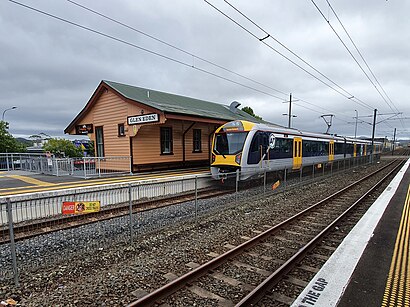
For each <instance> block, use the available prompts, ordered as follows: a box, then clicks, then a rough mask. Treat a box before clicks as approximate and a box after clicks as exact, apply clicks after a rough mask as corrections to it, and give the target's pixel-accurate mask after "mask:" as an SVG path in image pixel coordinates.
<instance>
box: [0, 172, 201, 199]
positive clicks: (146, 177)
mask: <svg viewBox="0 0 410 307" xmlns="http://www.w3.org/2000/svg"><path fill="white" fill-rule="evenodd" d="M203 173H204V171H189V172H185V173H181V172H180V171H179V172H173V173H165V174H155V175H153V174H149V175H148V174H147V175H142V176H135V175H134V176H127V177H121V178H104V179H101V180H92V181H74V182H66V183H57V184H50V185H53V186H52V187H46V186H44V187H42V188H37V187H18V188H10V189H2V190H0V191H5V192H0V196H9V195H16V194H25V193H33V192H46V191H53V190H57V189H70V188H80V187H90V186H96V185H101V184H114V183H125V182H134V181H140V180H150V179H161V178H166V177H170V176H175V177H181V176H184V175H195V174H203Z"/></svg>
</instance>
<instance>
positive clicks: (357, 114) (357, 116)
mask: <svg viewBox="0 0 410 307" xmlns="http://www.w3.org/2000/svg"><path fill="white" fill-rule="evenodd" d="M354 111H355V112H356V125H355V126H354V138H356V133H357V119H358V118H359V112H357V110H354Z"/></svg>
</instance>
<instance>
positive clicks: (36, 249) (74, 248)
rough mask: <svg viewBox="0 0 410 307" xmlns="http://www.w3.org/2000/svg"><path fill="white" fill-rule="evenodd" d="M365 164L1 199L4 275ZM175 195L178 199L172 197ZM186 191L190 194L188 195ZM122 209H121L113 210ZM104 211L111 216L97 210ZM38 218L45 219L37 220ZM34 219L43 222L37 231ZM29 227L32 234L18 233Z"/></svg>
mask: <svg viewBox="0 0 410 307" xmlns="http://www.w3.org/2000/svg"><path fill="white" fill-rule="evenodd" d="M367 163H369V159H368V158H367V157H362V158H360V159H347V160H343V161H337V162H336V161H335V162H334V163H325V164H322V165H321V166H320V168H318V165H305V166H303V167H302V168H301V169H300V170H299V171H298V172H299V173H298V172H292V173H290V170H288V169H282V170H279V171H275V172H273V173H270V172H269V170H267V169H265V170H261V172H260V174H259V179H257V180H254V181H253V182H252V186H251V187H249V186H248V185H246V184H242V182H239V181H238V180H237V179H238V178H240V175H239V172H235V173H229V174H226V175H227V178H226V180H225V182H224V184H222V183H221V182H217V184H216V181H215V180H213V179H212V178H211V175H191V176H184V177H181V178H178V179H175V178H174V179H167V180H163V179H162V180H159V179H157V180H147V181H141V182H138V183H123V184H115V185H113V184H111V185H101V186H97V187H84V188H78V189H67V190H60V191H52V192H44V193H34V194H28V195H19V196H12V197H11V196H10V197H0V238H1V239H2V242H4V243H3V244H1V245H0V281H1V282H7V281H8V282H11V281H12V280H14V283H15V284H18V283H19V280H20V276H21V275H22V274H30V272H34V271H36V270H38V269H46V268H50V267H53V266H56V265H58V266H64V265H66V264H67V263H69V261H70V259H73V258H72V257H78V256H82V257H83V256H84V255H85V254H87V253H90V255H97V257H98V254H99V253H101V252H102V251H104V250H106V249H107V248H110V246H114V245H115V246H118V245H124V246H134V245H135V244H138V243H137V242H138V238H139V237H140V236H141V235H145V234H149V233H150V232H152V231H158V230H160V229H162V228H163V227H166V226H168V225H178V223H179V222H181V221H185V220H196V219H199V218H201V217H203V216H204V215H206V214H212V212H215V211H218V212H220V211H221V210H223V209H224V208H226V207H227V206H235V205H237V204H238V201H239V199H240V201H243V200H244V199H256V198H258V197H269V196H270V195H272V194H274V193H280V192H283V191H286V189H287V188H288V186H290V185H294V184H301V183H305V182H307V181H311V180H315V179H317V178H319V177H320V178H322V177H326V176H332V175H333V174H335V173H337V172H341V171H344V170H346V169H349V168H352V167H356V166H359V165H362V164H367ZM215 184H216V187H217V188H218V189H219V190H221V191H224V192H226V193H223V194H222V193H221V195H220V196H217V197H213V198H204V199H202V198H201V195H200V193H201V192H203V191H206V190H209V189H211V187H213V188H215ZM213 193H214V194H215V192H213ZM171 196H173V197H175V198H180V199H181V200H180V201H178V202H173V203H169V201H168V200H169V198H170V197H171ZM185 196H190V197H189V198H183V197H185ZM87 202H99V204H100V211H98V212H94V213H90V214H84V213H79V212H75V213H71V214H63V205H64V204H65V203H74V204H80V203H83V204H84V203H85V204H87ZM116 210H117V211H116ZM120 211H121V214H116V213H118V212H120ZM102 212H109V213H110V214H111V215H108V216H107V215H105V216H102V215H97V214H100V213H102ZM92 214H95V215H92ZM86 216H90V219H89V220H88V221H87V223H86V224H84V223H79V222H81V221H82V218H84V217H86ZM62 220H63V223H64V224H65V226H66V227H65V229H64V230H56V231H53V232H48V233H45V234H41V232H42V231H43V230H47V229H54V227H55V226H56V225H58V224H61V222H62ZM39 222H41V224H37V223H39ZM79 224H81V225H79ZM33 225H40V226H38V227H39V229H37V230H38V231H37V232H36V229H35V228H33ZM29 227H30V228H29ZM34 227H35V226H34ZM25 228H27V229H30V230H29V231H30V232H32V233H35V235H33V236H32V237H30V238H27V239H19V235H20V234H21V233H23V234H24V229H25ZM56 229H57V228H56ZM17 230H18V231H19V233H16V231H17ZM62 255H64V256H63V257H62Z"/></svg>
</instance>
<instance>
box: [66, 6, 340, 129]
mask: <svg viewBox="0 0 410 307" xmlns="http://www.w3.org/2000/svg"><path fill="white" fill-rule="evenodd" d="M67 1H68V2H69V3H71V4H74V5H76V6H78V7H80V8H82V9H84V10H87V11H89V12H91V13H93V14H96V15H98V16H100V17H102V18H104V19H107V20H109V21H111V22H114V23H116V24H118V25H121V26H123V27H125V28H127V29H129V30H132V31H135V32H137V33H139V34H141V35H144V36H146V37H148V38H150V39H153V40H155V41H157V42H160V43H162V44H164V45H166V46H168V47H171V48H173V49H176V50H178V51H180V52H182V53H184V54H187V55H189V56H192V57H194V58H196V59H199V60H201V61H203V62H205V63H207V64H210V65H213V66H215V67H218V68H220V69H222V70H224V71H227V72H229V73H232V74H234V75H236V76H239V77H241V78H244V79H246V80H248V81H251V82H254V83H255V84H258V85H261V86H264V87H265V88H268V89H271V90H274V91H276V92H278V93H281V94H283V95H287V94H288V93H286V92H284V91H281V90H278V89H275V88H273V87H271V86H269V85H266V84H264V83H262V82H260V81H257V80H255V79H252V78H249V77H247V76H245V75H243V74H239V73H237V72H235V71H233V70H231V69H228V68H226V67H224V66H222V65H220V64H216V63H214V62H212V61H210V60H208V59H205V58H204V57H201V56H198V55H196V54H194V53H192V52H189V51H186V50H184V49H182V48H181V47H178V46H175V45H174V44H171V43H168V42H166V41H164V40H162V39H159V38H157V37H155V36H153V35H152V34H148V33H146V32H144V31H141V30H139V29H137V28H135V27H133V26H130V25H128V24H126V23H124V22H122V21H119V20H117V19H114V18H112V17H110V16H108V15H107V14H103V13H101V12H98V11H96V10H95V9H92V8H90V7H87V6H85V5H82V4H80V3H78V2H75V1H73V0H67ZM298 99H299V100H301V101H303V102H305V103H306V104H309V105H312V106H315V107H317V108H319V109H323V110H325V111H328V112H332V113H336V114H337V112H334V111H333V110H329V109H326V108H323V107H320V106H317V105H315V104H313V103H310V102H308V101H306V100H304V99H302V98H298ZM300 106H301V107H303V106H302V105H300ZM311 110H312V109H311ZM315 112H318V111H315ZM318 113H321V112H318ZM342 116H344V115H342ZM346 117H347V116H346ZM344 122H345V123H348V121H344Z"/></svg>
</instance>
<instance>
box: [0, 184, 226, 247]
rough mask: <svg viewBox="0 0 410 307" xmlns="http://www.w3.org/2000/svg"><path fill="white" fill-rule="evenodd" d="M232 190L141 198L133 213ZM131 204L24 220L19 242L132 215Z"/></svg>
mask: <svg viewBox="0 0 410 307" xmlns="http://www.w3.org/2000/svg"><path fill="white" fill-rule="evenodd" d="M231 192H232V191H231V190H227V189H224V190H220V189H216V188H211V189H209V188H206V189H203V190H198V193H197V195H195V192H192V193H184V194H182V195H181V194H180V195H175V196H170V197H167V198H157V199H152V200H147V201H138V202H134V203H133V204H132V210H133V213H137V212H144V211H149V210H154V209H157V208H161V207H165V206H171V205H176V204H180V203H183V202H187V201H192V200H195V197H197V199H206V198H210V197H215V196H219V195H224V194H227V193H231ZM129 211H130V209H129V204H128V203H122V204H118V205H115V206H107V207H104V208H103V209H102V210H101V211H99V212H94V213H87V214H81V215H69V216H61V215H60V216H58V217H56V218H53V217H51V218H46V219H41V220H32V221H26V222H21V223H19V224H15V225H14V227H13V229H14V238H15V241H21V240H25V239H29V238H33V237H35V236H38V235H44V234H48V233H52V232H55V231H59V230H64V229H70V228H74V227H79V226H81V225H86V224H91V223H95V222H100V221H104V220H109V219H113V218H117V217H121V216H125V215H128V214H129ZM9 242H10V237H9V231H8V228H4V229H3V231H2V235H1V236H0V245H1V244H5V243H9Z"/></svg>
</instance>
